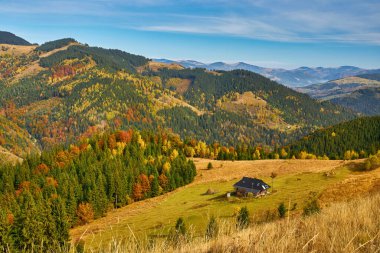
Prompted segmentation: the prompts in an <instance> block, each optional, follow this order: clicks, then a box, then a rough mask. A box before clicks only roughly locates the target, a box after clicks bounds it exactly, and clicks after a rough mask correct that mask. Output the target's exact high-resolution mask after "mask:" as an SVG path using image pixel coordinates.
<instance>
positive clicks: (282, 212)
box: [277, 202, 288, 218]
mask: <svg viewBox="0 0 380 253" xmlns="http://www.w3.org/2000/svg"><path fill="white" fill-rule="evenodd" d="M277 210H278V215H279V216H280V218H284V217H285V216H286V212H287V211H288V209H286V207H285V204H284V202H282V203H281V204H280V205H279V206H278V208H277Z"/></svg>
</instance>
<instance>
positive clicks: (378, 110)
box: [296, 74, 380, 115]
mask: <svg viewBox="0 0 380 253" xmlns="http://www.w3.org/2000/svg"><path fill="white" fill-rule="evenodd" d="M379 80H380V78H379V74H366V75H359V76H354V77H346V78H342V79H337V80H333V81H329V82H326V83H322V84H314V85H310V86H306V87H300V88H297V89H296V90H298V91H300V92H303V93H306V94H308V95H310V96H312V97H314V98H316V99H320V100H325V101H327V100H328V101H331V102H332V103H334V104H338V105H341V106H344V107H346V108H350V109H351V110H354V111H357V112H360V113H362V114H365V115H379V114H380V81H379Z"/></svg>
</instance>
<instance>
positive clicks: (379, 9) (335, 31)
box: [0, 0, 380, 45]
mask: <svg viewBox="0 0 380 253" xmlns="http://www.w3.org/2000/svg"><path fill="white" fill-rule="evenodd" d="M1 13H3V14H4V13H8V14H18V15H41V14H46V15H58V16H60V15H65V16H70V15H75V16H80V18H81V19H82V20H86V19H88V20H91V19H92V20H93V19H94V17H103V19H101V20H95V21H94V22H103V23H105V24H106V25H110V26H118V27H120V26H124V27H127V28H129V29H135V30H144V31H157V32H171V33H193V34H211V35H222V36H238V37H246V38H252V39H260V40H269V41H288V42H342V43H368V44H376V45H380V18H379V13H380V2H379V1H373V0H362V1H357V0H345V1H342V0H318V1H317V0H310V1H295V0H293V1H292V0H272V1H267V0H241V1H230V0H213V1H211V0H187V1H177V0H93V1H74V0H67V1H62V0H57V1H48V0H35V1H26V0H20V1H2V0H0V14H1Z"/></svg>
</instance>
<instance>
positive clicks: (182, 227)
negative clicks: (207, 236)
mask: <svg viewBox="0 0 380 253" xmlns="http://www.w3.org/2000/svg"><path fill="white" fill-rule="evenodd" d="M175 230H176V232H177V234H181V235H185V234H186V224H185V221H184V220H183V218H182V217H180V218H178V220H177V223H176V224H175Z"/></svg>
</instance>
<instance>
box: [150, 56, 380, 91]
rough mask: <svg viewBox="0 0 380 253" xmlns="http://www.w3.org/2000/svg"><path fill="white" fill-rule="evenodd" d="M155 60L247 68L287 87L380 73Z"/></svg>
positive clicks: (350, 68)
mask: <svg viewBox="0 0 380 253" xmlns="http://www.w3.org/2000/svg"><path fill="white" fill-rule="evenodd" d="M155 61H157V62H163V63H178V64H181V65H182V66H184V67H186V68H205V69H209V70H224V71H229V70H236V69H243V70H249V71H252V72H255V73H258V74H260V75H263V76H265V77H267V78H270V79H271V80H274V81H277V82H279V83H281V84H284V85H286V86H289V87H302V86H307V85H311V84H315V83H322V82H326V81H328V80H335V79H339V78H344V77H347V76H355V75H360V74H373V73H380V69H373V70H369V69H361V68H357V67H353V66H341V67H338V68H322V67H317V68H308V67H300V68H297V69H290V70H287V69H281V68H263V67H259V66H255V65H251V64H248V63H244V62H238V63H233V64H228V63H224V62H214V63H211V64H206V63H202V62H197V61H192V60H180V61H172V60H167V59H155Z"/></svg>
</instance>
